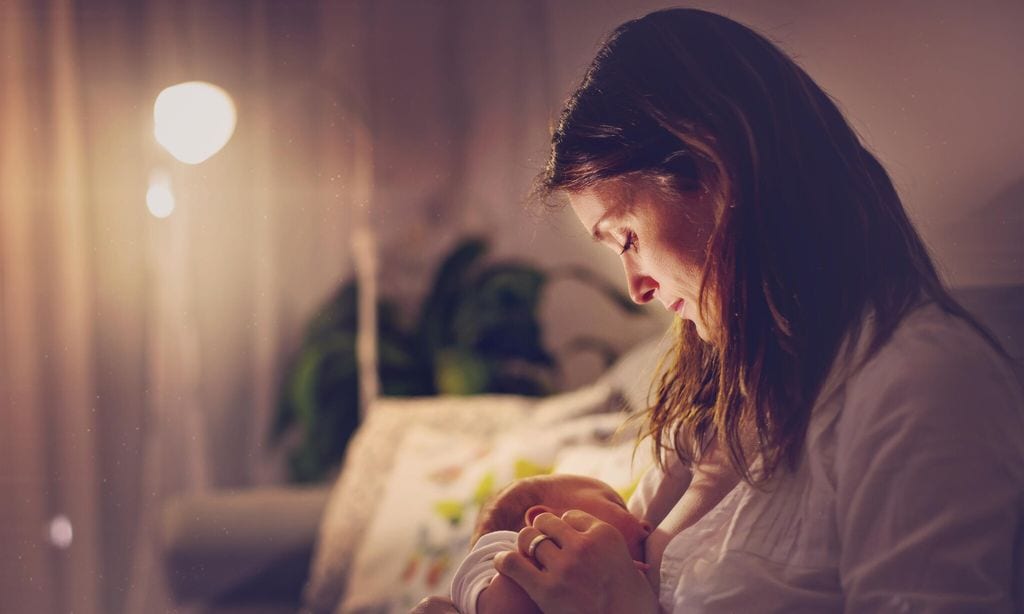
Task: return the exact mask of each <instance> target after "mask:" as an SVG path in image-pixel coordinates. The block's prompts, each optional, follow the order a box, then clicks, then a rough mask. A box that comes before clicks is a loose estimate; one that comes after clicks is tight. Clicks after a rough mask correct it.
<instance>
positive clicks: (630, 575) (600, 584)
mask: <svg viewBox="0 0 1024 614" xmlns="http://www.w3.org/2000/svg"><path fill="white" fill-rule="evenodd" d="M534 529H537V530H540V531H541V532H542V533H544V534H545V535H548V536H549V537H551V540H552V541H553V542H554V544H550V543H547V542H543V543H541V545H540V546H538V547H537V549H536V552H535V556H534V558H535V560H536V561H537V562H538V563H539V565H540V567H538V566H537V565H534V563H533V561H531V560H530V559H528V558H527V557H526V556H524V555H523V554H522V553H521V552H519V551H518V550H517V551H514V552H506V553H503V554H500V555H498V557H496V558H495V559H494V566H495V568H496V569H497V570H498V572H499V573H501V574H503V575H505V576H507V577H509V578H510V579H512V580H513V581H515V583H516V584H518V585H519V586H520V587H522V588H523V590H524V591H526V593H527V594H528V595H529V596H530V598H531V599H532V600H533V601H534V602H535V603H536V604H537V605H538V606H539V607H540V609H541V611H543V612H558V613H559V614H576V613H579V614H622V613H623V612H630V613H631V614H657V613H658V612H659V607H658V601H657V599H656V598H655V596H654V593H653V591H652V590H651V587H650V585H649V584H648V583H647V580H646V578H645V577H644V576H643V574H642V573H641V572H640V571H638V570H637V569H636V566H635V564H634V562H633V559H632V558H631V557H630V555H629V550H628V548H627V547H626V542H625V539H624V538H623V537H622V534H621V533H619V531H618V530H616V529H615V528H614V527H612V526H611V525H609V524H606V523H604V522H601V521H599V520H597V519H596V518H594V517H593V516H591V515H590V514H587V513H585V512H581V511H579V510H571V511H568V512H566V513H565V514H563V515H562V517H561V518H559V517H557V516H555V515H554V514H541V515H540V516H538V517H537V518H536V519H535V520H534V523H533V527H527V528H526V529H523V531H522V532H520V535H521V536H522V535H523V532H526V531H531V535H533V536H535V535H536V531H535V530H534Z"/></svg>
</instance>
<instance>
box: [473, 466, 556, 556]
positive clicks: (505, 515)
mask: <svg viewBox="0 0 1024 614" xmlns="http://www.w3.org/2000/svg"><path fill="white" fill-rule="evenodd" d="M545 477H546V476H537V477H532V478H524V479H522V480H516V481H515V482H512V483H511V484H509V485H508V486H506V487H505V488H503V489H501V490H500V491H498V494H496V495H494V496H493V497H491V498H490V499H488V500H487V502H486V503H484V505H483V507H481V508H480V515H479V516H477V521H476V528H475V529H474V530H473V537H472V539H471V540H470V546H472V545H473V544H476V541H477V540H478V539H480V536H481V535H483V534H485V533H492V532H494V531H521V530H522V529H523V528H525V527H526V510H528V509H530V508H531V507H533V506H534V505H540V504H541V503H545V501H546V500H547V499H550V496H551V495H552V489H551V488H550V484H549V481H548V480H546V479H544V478H545Z"/></svg>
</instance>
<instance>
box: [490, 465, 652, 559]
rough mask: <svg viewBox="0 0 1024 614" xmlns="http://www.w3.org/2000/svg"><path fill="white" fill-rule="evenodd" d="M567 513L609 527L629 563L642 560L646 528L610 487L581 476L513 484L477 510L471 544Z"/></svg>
mask: <svg viewBox="0 0 1024 614" xmlns="http://www.w3.org/2000/svg"><path fill="white" fill-rule="evenodd" d="M568 510H581V511H584V512H586V513H588V514H590V515H591V516H593V517H594V518H597V519H598V520H601V521H603V522H607V523H608V524H610V525H612V526H613V527H615V528H616V529H618V530H619V533H622V536H623V537H624V538H626V545H627V546H628V547H629V553H630V555H631V556H632V557H633V559H634V560H637V561H642V560H643V559H644V540H645V539H647V535H648V534H650V532H651V526H650V524H648V523H647V522H644V521H641V520H640V519H639V518H637V517H636V516H634V515H632V514H630V513H629V510H627V509H626V503H625V502H624V501H623V500H622V497H620V496H619V495H618V493H616V492H615V490H613V489H612V487H611V486H608V485H607V484H605V483H604V482H602V481H601V480H595V479H593V478H588V477H585V476H581V475H567V474H554V475H542V476H536V477H531V478H525V479H522V480H517V481H515V482H513V483H512V484H510V485H509V486H507V487H506V488H505V489H504V490H502V491H500V492H499V493H498V494H497V495H495V496H494V497H492V498H491V499H490V500H489V501H488V502H487V503H486V504H485V505H484V507H483V509H481V510H480V517H479V519H478V520H477V524H476V530H475V531H474V532H473V543H476V540H477V539H479V537H480V536H481V535H483V534H484V533H490V532H492V531H503V530H504V531H519V530H522V529H523V528H524V527H526V526H527V525H529V524H533V519H534V518H536V517H537V516H539V515H541V514H543V513H544V512H550V513H552V514H554V515H556V516H561V515H562V514H563V513H565V512H566V511H568Z"/></svg>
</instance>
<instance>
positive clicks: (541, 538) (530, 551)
mask: <svg viewBox="0 0 1024 614" xmlns="http://www.w3.org/2000/svg"><path fill="white" fill-rule="evenodd" d="M545 539H551V538H550V537H549V536H547V535H544V534H543V533H541V534H540V535H538V536H537V537H534V538H533V541H531V542H530V545H529V546H527V548H526V556H528V557H530V558H531V559H532V558H534V556H533V555H534V553H535V552H537V546H539V545H540V543H541V542H542V541H544V540H545Z"/></svg>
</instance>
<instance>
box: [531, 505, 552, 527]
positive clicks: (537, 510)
mask: <svg viewBox="0 0 1024 614" xmlns="http://www.w3.org/2000/svg"><path fill="white" fill-rule="evenodd" d="M544 512H548V513H549V514H555V510H553V509H551V508H550V507H548V506H546V505H534V506H533V507H531V508H530V509H528V510H526V514H524V515H523V521H524V522H526V526H528V527H532V526H533V521H534V520H536V518H537V516H540V515H541V514H543V513H544ZM555 515H556V516H557V515H558V514H555Z"/></svg>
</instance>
